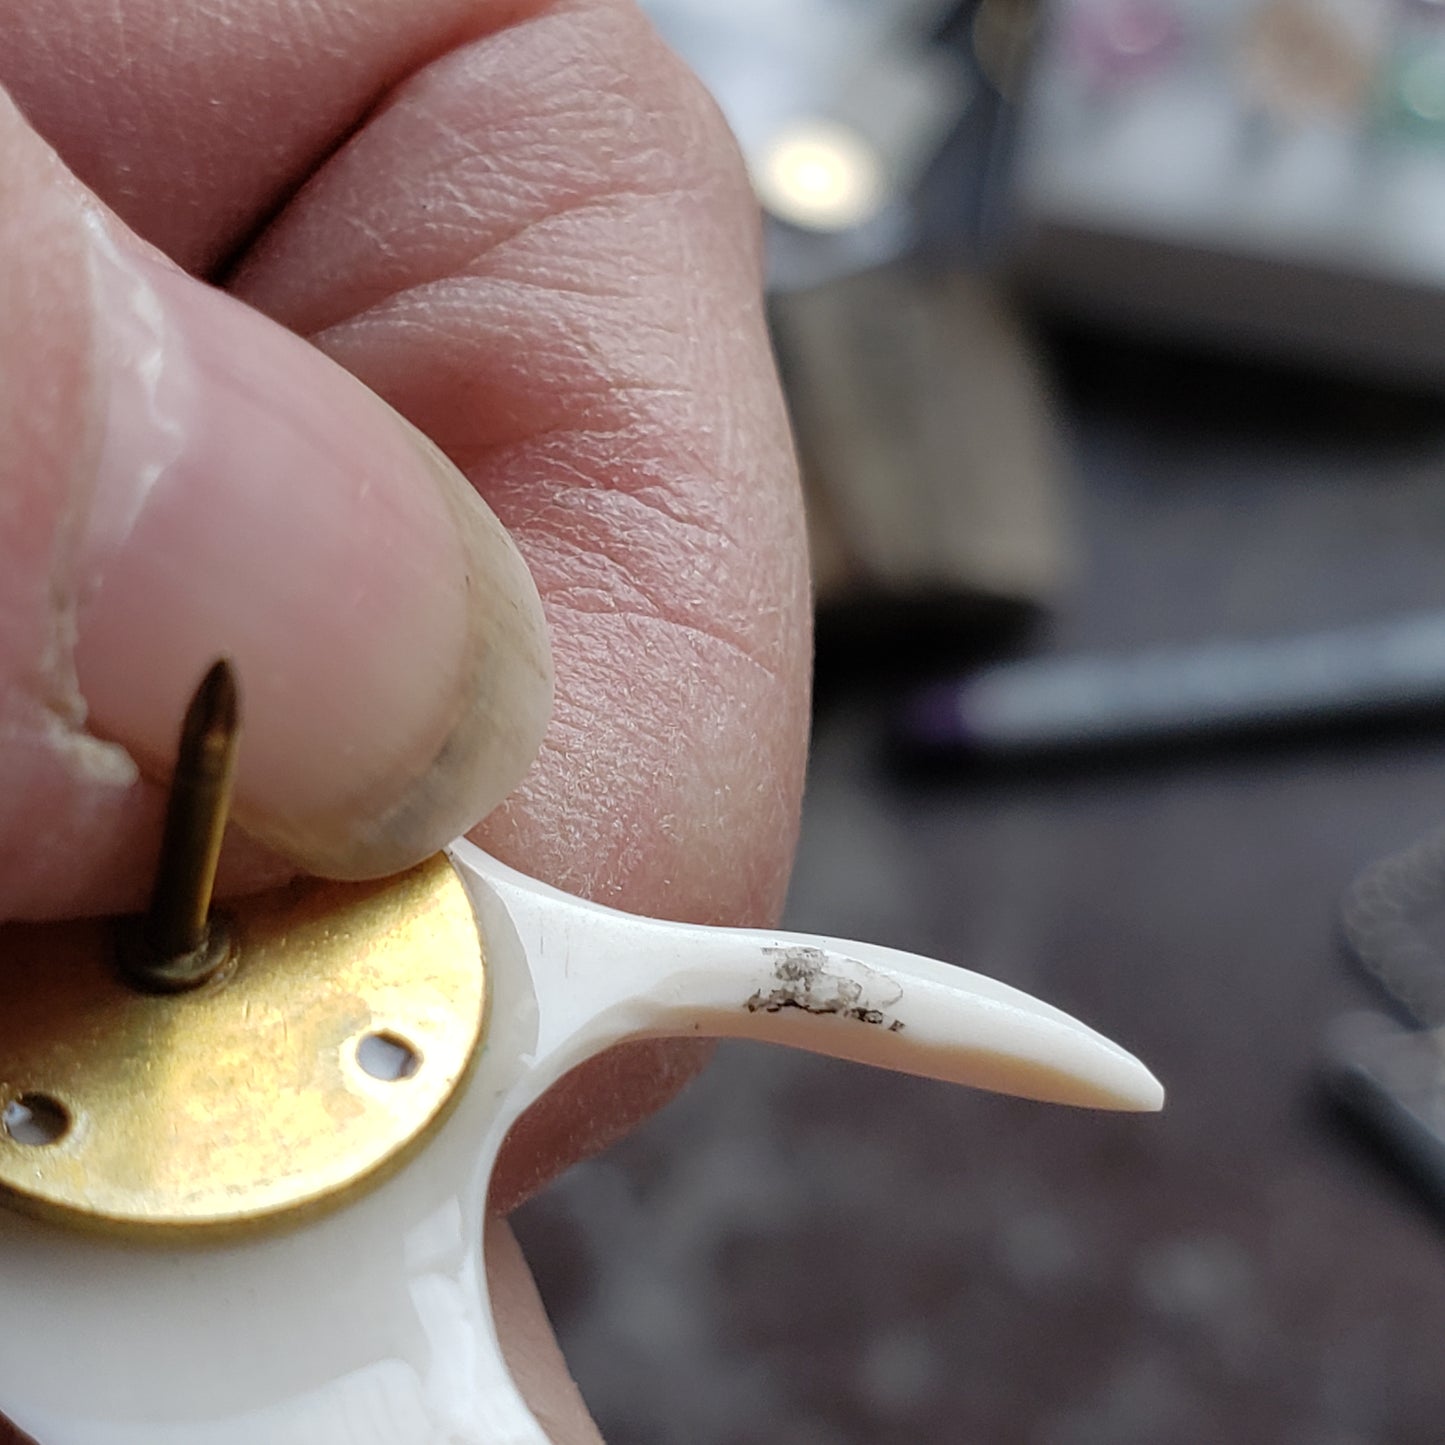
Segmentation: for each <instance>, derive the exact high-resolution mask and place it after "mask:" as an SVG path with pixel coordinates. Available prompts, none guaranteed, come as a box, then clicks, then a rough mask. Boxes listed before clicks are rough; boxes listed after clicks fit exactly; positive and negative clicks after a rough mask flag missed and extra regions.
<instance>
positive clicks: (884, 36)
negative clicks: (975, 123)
mask: <svg viewBox="0 0 1445 1445" xmlns="http://www.w3.org/2000/svg"><path fill="white" fill-rule="evenodd" d="M644 8H645V9H646V10H647V11H648V13H649V14H650V15H651V17H652V19H653V21H654V22H655V24H656V25H657V28H658V30H659V31H660V32H661V34H662V36H663V38H664V39H665V40H667V42H668V43H669V44H670V45H671V46H672V47H673V49H675V50H676V51H677V52H678V53H679V54H680V55H681V56H682V57H683V59H684V60H686V61H687V62H688V63H689V64H690V65H691V66H692V67H693V69H694V70H696V71H697V73H698V75H699V76H700V77H701V78H702V80H703V83H704V84H705V85H707V87H708V89H709V90H711V91H712V93H713V95H714V96H715V97H716V99H717V101H718V104H719V105H720V106H721V107H722V110H723V113H724V114H725V115H726V116H727V119H728V123H729V125H731V126H732V129H733V132H734V134H735V135H736V136H737V138H738V143H739V145H740V146H741V147H742V151H743V156H744V158H745V160H746V161H747V165H748V170H749V172H750V174H751V175H752V177H753V179H754V184H755V185H756V187H757V190H758V195H759V199H760V200H761V201H762V203H763V205H764V206H765V208H766V209H767V210H768V212H769V213H770V214H771V215H773V216H774V217H775V218H777V219H778V220H780V221H783V222H785V223H787V224H788V225H790V226H793V227H795V228H798V229H800V230H804V231H807V232H809V233H811V234H810V235H809V236H808V237H805V238H798V237H789V238H786V239H782V240H781V244H780V245H778V246H776V247H774V249H773V256H774V261H775V264H774V268H773V274H772V278H771V279H772V281H773V284H774V285H775V286H778V287H781V288H782V289H790V288H791V287H793V286H796V285H806V284H816V283H818V282H820V281H822V280H825V279H828V278H829V277H830V276H832V275H838V274H844V273H846V272H849V271H853V270H859V269H862V268H863V267H865V266H869V265H873V264H876V263H878V262H879V261H882V260H885V259H887V258H889V257H891V256H894V255H896V254H898V253H899V252H900V251H901V250H902V249H903V248H904V247H905V246H906V245H907V244H908V241H909V239H910V237H911V227H910V224H909V214H908V204H907V203H908V198H909V197H910V196H911V195H912V193H913V191H914V189H915V188H916V187H917V185H918V183H919V181H920V179H921V178H922V176H923V173H924V170H925V169H926V168H927V166H928V163H929V162H930V161H931V160H932V159H933V157H934V156H935V155H936V154H937V152H938V148H939V146H940V145H941V144H942V142H943V140H944V139H945V137H946V136H947V135H948V133H949V131H950V130H951V129H952V128H953V126H954V125H955V124H956V123H957V121H958V118H959V116H960V115H961V114H962V113H963V110H964V109H965V107H966V106H967V105H968V102H969V99H970V96H971V94H972V85H971V81H970V77H969V73H968V71H967V69H966V68H965V67H964V66H963V64H962V63H961V62H960V61H959V59H958V58H957V57H956V56H954V55H952V54H950V53H949V52H948V51H946V50H943V49H940V48H939V47H937V46H931V45H930V44H929V43H928V42H929V36H930V33H931V31H932V30H933V29H934V28H935V27H936V25H937V24H938V23H939V22H940V20H941V19H942V17H943V16H944V15H945V14H946V13H947V12H948V11H949V10H950V9H951V8H952V6H951V5H950V4H949V3H946V0H785V3H782V4H779V3H777V0H733V3H720V0H644ZM840 241H841V243H840Z"/></svg>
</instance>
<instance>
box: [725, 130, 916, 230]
mask: <svg viewBox="0 0 1445 1445" xmlns="http://www.w3.org/2000/svg"><path fill="white" fill-rule="evenodd" d="M753 184H754V185H755V186H756V188H757V192H758V197H759V199H760V200H761V201H762V203H763V205H764V206H766V207H767V209H768V210H769V211H771V212H772V214H773V215H775V216H776V217H777V218H778V219H779V220H782V221H787V222H789V223H790V224H791V225H794V226H801V227H803V228H804V229H806V230H810V231H845V230H848V229H850V228H851V227H854V226H860V225H862V224H863V223H864V222H865V221H869V220H871V219H872V218H873V217H874V216H876V215H877V214H878V212H879V211H880V210H881V209H882V207H883V204H884V202H885V201H886V200H887V195H888V187H887V184H886V181H885V179H884V175H883V168H882V165H881V164H880V162H879V159H878V156H877V154H876V153H875V152H874V150H873V149H872V147H871V146H869V145H868V144H867V143H866V142H865V141H864V140H863V139H862V138H861V137H860V136H859V135H858V134H857V133H856V132H854V131H852V130H850V129H848V127H846V126H841V125H835V124H831V123H828V122H824V121H805V122H800V123H798V124H795V125H791V126H789V127H787V129H785V130H782V131H780V132H779V133H778V134H777V135H776V136H774V137H773V139H772V140H771V141H770V142H769V143H768V144H767V145H766V146H765V147H764V148H763V150H762V153H761V155H760V156H759V157H758V160H757V162H756V164H755V168H754V175H753Z"/></svg>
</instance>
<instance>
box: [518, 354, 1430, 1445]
mask: <svg viewBox="0 0 1445 1445" xmlns="http://www.w3.org/2000/svg"><path fill="white" fill-rule="evenodd" d="M1056 361H1057V363H1058V367H1059V375H1060V377H1061V395H1062V397H1063V401H1064V408H1065V413H1066V420H1067V424H1068V427H1069V429H1070V433H1071V436H1072V440H1073V443H1074V445H1075V448H1076V455H1077V469H1078V479H1077V480H1078V486H1077V493H1076V496H1075V499H1074V501H1075V510H1076V523H1077V526H1078V529H1079V533H1080V553H1081V557H1082V558H1083V567H1082V572H1081V575H1080V576H1079V578H1078V579H1077V582H1076V584H1075V585H1074V587H1073V588H1072V589H1071V591H1070V593H1069V595H1068V597H1067V600H1066V602H1065V603H1064V605H1063V606H1062V607H1060V608H1059V610H1058V612H1057V614H1056V615H1055V617H1054V619H1053V621H1052V623H1051V624H1050V626H1049V627H1048V629H1047V630H1046V632H1045V633H1044V634H1042V635H1041V636H1040V637H1039V638H1038V639H1037V646H1038V647H1039V648H1040V649H1042V650H1052V649H1060V650H1062V649H1074V648H1079V647H1099V648H1108V649H1128V648H1133V647H1138V646H1143V645H1146V644H1150V643H1158V642H1174V641H1189V640H1194V639H1204V638H1207V637H1210V636H1213V635H1217V634H1250V635H1260V634H1267V633H1270V632H1275V631H1279V632H1284V631H1290V630H1295V629H1303V628H1314V627H1322V626H1327V625H1335V624H1349V623H1353V622H1360V621H1366V620H1373V619H1381V618H1386V617H1389V616H1392V615H1395V614H1398V613H1402V612H1409V611H1416V610H1424V609H1433V608H1440V609H1445V405H1442V404H1441V403H1439V402H1436V401H1424V400H1421V399H1418V398H1417V399H1411V398H1408V397H1403V396H1400V395H1398V394H1393V393H1391V392H1387V391H1382V390H1377V389H1374V388H1371V387H1366V386H1361V385H1354V384H1349V383H1343V382H1337V381H1330V380H1322V379H1318V378H1305V377H1299V376H1296V375H1292V374H1289V373H1286V372H1276V371H1272V370H1267V369H1261V368H1257V367H1253V366H1245V365H1241V364H1234V363H1225V362H1212V361H1207V360H1200V359H1188V358H1183V357H1180V356H1176V355H1173V354H1170V353H1167V352H1160V351H1154V350H1150V349H1144V348H1138V347H1132V346H1124V345H1115V344H1111V343H1109V344H1106V343H1101V342H1096V341H1093V340H1090V339H1088V338H1077V337H1076V338H1073V339H1070V340H1067V341H1066V342H1064V343H1062V344H1061V345H1060V346H1059V347H1058V349H1057V351H1056ZM827 681H828V684H829V685H828V687H827V689H826V692H825V702H824V706H823V707H822V708H821V709H820V712H819V716H818V719H817V726H816V737H815V750H814V755H813V762H812V768H811V775H810V792H809V797H808V801H807V807H806V813H805V822H804V835H803V843H802V849H801V853H800V856H799V861H798V868H797V873H796V877H795V881H794V887H793V891H792V897H791V902H790V905H789V913H788V918H787V923H788V925H789V926H791V927H794V928H798V929H806V930H810V931H817V932H824V933H829V934H835V935H844V936H853V937H862V938H868V939H872V940H875V941H878V942H883V943H889V944H893V945H896V946H899V947H903V948H908V949H912V950H915V951H919V952H925V953H930V954H935V955H937V956H940V957H944V958H949V959H953V960H956V961H958V962H960V963H965V964H967V965H968V966H970V967H972V968H976V969H979V970H981V971H984V972H987V973H991V974H995V975H997V976H999V977H1001V978H1003V979H1006V980H1008V981H1009V982H1011V983H1014V984H1016V985H1019V986H1021V987H1023V988H1026V989H1028V990H1030V991H1033V992H1037V993H1039V994H1040V995H1042V996H1043V997H1045V998H1047V999H1048V1000H1049V1001H1050V1002H1052V1003H1055V1004H1058V1005H1059V1006H1061V1007H1063V1008H1065V1009H1068V1010H1069V1011H1071V1012H1074V1013H1077V1014H1078V1015H1080V1016H1081V1017H1083V1018H1084V1019H1086V1020H1087V1021H1088V1022H1090V1023H1092V1024H1094V1025H1095V1026H1096V1027H1098V1028H1100V1029H1101V1030H1103V1031H1104V1032H1106V1033H1108V1034H1109V1035H1111V1036H1112V1037H1114V1038H1116V1039H1118V1040H1119V1041H1120V1042H1122V1043H1124V1044H1125V1045H1126V1046H1127V1047H1129V1048H1130V1049H1132V1050H1134V1051H1135V1052H1137V1053H1138V1054H1139V1055H1141V1056H1142V1057H1143V1058H1144V1059H1145V1060H1146V1061H1147V1062H1148V1063H1149V1064H1150V1065H1151V1067H1153V1068H1154V1070H1155V1071H1156V1072H1157V1073H1158V1074H1159V1076H1160V1077H1161V1078H1162V1080H1163V1081H1164V1083H1165V1085H1166V1086H1167V1088H1168V1090H1169V1103H1168V1106H1167V1109H1166V1111H1165V1113H1164V1114H1162V1115H1160V1116H1155V1117H1126V1116H1113V1115H1097V1114H1088V1113H1080V1112H1074V1111H1070V1110H1064V1109H1057V1108H1049V1107H1045V1106H1041V1105H1033V1104H1026V1103H1019V1102H1016V1101H1011V1100H1003V1099H996V1098H992V1097H985V1096H982V1095H977V1094H973V1093H970V1092H967V1091H964V1090H958V1089H951V1088H947V1087H944V1086H942V1085H935V1084H930V1083H926V1082H920V1081H916V1080H911V1079H903V1078H897V1077H894V1076H889V1075H883V1074H879V1073H876V1072H872V1071H868V1070H864V1069H861V1068H855V1067H851V1066H846V1065H842V1064H836V1063H832V1062H829V1061H825V1060H819V1059H815V1058H811V1057H807V1056H802V1055H796V1054H791V1053H785V1052H781V1051H770V1050H766V1049H763V1048H755V1047H750V1046H742V1045H736V1046H728V1047H726V1048H725V1049H724V1050H723V1051H722V1054H721V1056H720V1058H719V1060H718V1063H717V1065H716V1066H715V1068H714V1069H713V1070H712V1071H711V1072H710V1073H709V1074H708V1075H707V1076H706V1077H705V1078H704V1079H703V1080H702V1081H701V1082H699V1083H698V1084H696V1085H695V1086H693V1088H692V1089H691V1090H690V1091H689V1092H688V1093H687V1094H686V1095H685V1096H684V1097H683V1098H682V1099H681V1100H679V1101H678V1103H677V1104H676V1105H674V1106H673V1107H672V1108H671V1109H670V1110H669V1111H667V1112H666V1113H664V1114H663V1115H662V1116H660V1117H659V1118H658V1119H656V1120H655V1121H653V1122H652V1123H651V1124H650V1125H649V1126H648V1127H646V1128H645V1129H643V1130H642V1131H641V1133H639V1134H638V1135H637V1136H635V1137H634V1138H633V1139H632V1140H630V1141H628V1142H627V1143H626V1144H624V1145H623V1146H622V1147H620V1148H618V1149H616V1150H614V1151H613V1152H612V1153H610V1154H609V1155H608V1156H606V1157H605V1158H603V1159H601V1160H599V1161H596V1162H595V1163H593V1164H590V1165H587V1166H584V1167H582V1168H579V1169H577V1170H575V1171H573V1173H572V1174H571V1175H569V1176H568V1177H567V1178H566V1179H564V1180H563V1181H561V1182H560V1183H559V1184H558V1185H557V1186H556V1187H554V1188H553V1190H552V1191H551V1192H550V1193H549V1194H548V1195H547V1196H545V1197H544V1198H543V1199H541V1200H540V1201H538V1202H536V1203H535V1204H533V1205H532V1206H529V1208H528V1209H527V1210H525V1211H524V1212H523V1214H522V1215H521V1217H520V1219H519V1221H518V1223H519V1232H520V1233H521V1235H522V1238H523V1241H524V1244H525V1245H526V1247H527V1250H528V1254H529V1257H530V1258H531V1259H532V1261H533V1263H534V1265H535V1267H536V1269H537V1271H538V1274H539V1277H540V1280H541V1283H542V1286H543V1290H544V1295H545V1297H546V1298H547V1300H548V1303H549V1306H550V1307H551V1309H552V1310H553V1313H554V1316H555V1318H556V1321H557V1323H558V1326H559V1328H560V1331H561V1335H562V1338H563V1342H564V1346H565V1348H566V1349H567V1352H568V1355H569V1358H570V1360H571V1361H572V1364H573V1367H574V1369H575V1371H576V1373H577V1375H578V1378H579V1380H580V1382H581V1385H582V1388H583V1391H584V1393H585V1394H586V1396H587V1398H588V1399H589V1401H590V1402H591V1404H592V1406H593V1408H594V1410H595V1411H596V1413H597V1415H598V1418H599V1419H600V1421H601V1422H602V1425H603V1428H604V1432H605V1433H606V1435H607V1438H608V1440H609V1442H610V1445H663V1442H666V1445H673V1442H685V1445H743V1442H758V1445H774V1442H776V1445H814V1442H818V1445H821V1442H851V1441H857V1442H877V1445H933V1442H948V1445H952V1442H979V1445H1010V1442H1019V1445H1024V1442H1027V1445H1219V1442H1245V1445H1256V1442H1258V1445H1439V1442H1445V1227H1442V1223H1445V1221H1442V1218H1441V1217H1439V1216H1436V1215H1433V1214H1432V1213H1431V1212H1430V1211H1429V1210H1428V1209H1427V1208H1426V1207H1424V1206H1423V1205H1422V1204H1421V1203H1420V1202H1419V1200H1418V1199H1417V1197H1416V1196H1415V1195H1414V1194H1413V1193H1411V1191H1410V1190H1409V1189H1408V1188H1407V1187H1405V1186H1404V1185H1402V1184H1401V1183H1400V1182H1399V1181H1398V1180H1397V1179H1396V1178H1395V1177H1394V1176H1393V1175H1392V1174H1391V1173H1390V1172H1389V1171H1388V1170H1387V1169H1386V1168H1384V1167H1383V1165H1382V1164H1381V1162H1380V1161H1379V1160H1378V1159H1376V1158H1374V1157H1372V1156H1371V1155H1370V1154H1368V1153H1367V1152H1366V1151H1364V1150H1362V1149H1361V1148H1360V1147H1358V1144H1357V1143H1356V1142H1354V1141H1352V1139H1351V1138H1350V1136H1349V1135H1348V1134H1347V1133H1345V1132H1344V1131H1343V1130H1341V1129H1340V1128H1339V1126H1338V1123H1337V1121H1335V1120H1334V1119H1333V1118H1332V1117H1331V1115H1330V1113H1329V1111H1328V1110H1327V1109H1326V1108H1325V1107H1324V1105H1323V1103H1322V1100H1321V1094H1320V1091H1319V1089H1318V1086H1317V1079H1316V1069H1315V1065H1316V1059H1317V1054H1318V1045H1319V1040H1320V1035H1321V1031H1322V1029H1323V1028H1324V1026H1325V1025H1326V1023H1327V1022H1328V1021H1329V1020H1330V1019H1331V1018H1332V1017H1333V1016H1334V1015H1335V1014H1337V1013H1338V1012H1340V1011H1341V1010H1343V1009H1345V1008H1349V1007H1355V1006H1359V1005H1360V1004H1362V1003H1368V1002H1373V995H1372V994H1371V993H1370V990H1369V989H1368V987H1367V986H1366V985H1365V984H1364V983H1363V982H1362V981H1361V980H1360V979H1358V978H1357V977H1356V975H1355V974H1354V973H1352V972H1351V970H1350V968H1349V967H1348V965H1347V964H1346V963H1345V962H1344V960H1343V959H1342V957H1341V954H1340V950H1339V948H1338V945H1337V941H1336V934H1335V917H1336V907H1337V903H1338V899H1339V895H1340V892H1341V890H1342V889H1343V888H1344V886H1345V885H1346V883H1347V882H1348V881H1349V880H1350V879H1351V877H1352V876H1353V875H1354V874H1355V873H1356V872H1357V871H1358V870H1359V869H1360V867H1361V866H1363V865H1364V864H1366V863H1367V862H1369V861H1371V860H1373V859H1375V858H1377V857H1379V856H1381V855H1382V854H1385V853H1388V852H1391V851H1393V850H1395V849H1397V848H1399V847H1401V846H1403V845H1405V844H1407V843H1409V842H1411V841H1413V840H1414V839H1415V838H1416V837H1417V836H1419V835H1421V834H1423V833H1425V832H1427V831H1429V830H1430V829H1432V828H1433V827H1435V826H1436V825H1438V824H1439V823H1441V822H1442V820H1445V725H1442V726H1441V727H1439V728H1436V729H1431V728H1428V727H1425V728H1415V729H1412V730H1409V731H1402V730H1398V729H1396V730H1388V731H1387V730H1378V731H1370V730H1366V732H1364V733H1363V734H1362V733H1360V732H1358V731H1357V732H1356V733H1354V734H1352V735H1351V736H1349V737H1329V736H1324V737H1317V738H1313V739H1295V740H1290V741H1288V742H1281V743H1276V744H1273V745H1270V746H1251V747H1237V748H1231V749H1220V748H1216V749H1212V750H1207V751H1199V750H1196V751H1194V752H1192V753H1189V754H1187V755H1178V756H1155V757H1151V758H1148V759H1137V758H1136V759H1133V760H1128V759H1118V758H1116V759H1112V760H1107V761H1105V760H1098V761H1094V762H1085V763H1082V764H1079V765H1076V766H1071V767H1065V768H1060V767H1054V768H1050V769H1046V770H1043V769H1040V770H1032V769H1024V770H1016V771H1014V772H1012V773H1011V774H1009V775H1007V776H1003V775H994V776H988V775H980V774H977V773H974V774H971V775H958V776H951V777H938V776H930V777H921V776H919V775H918V774H917V773H916V772H914V773H910V772H906V771H903V770H900V769H898V768H896V767H894V766H892V765H891V764H890V763H889V761H888V759H887V757H886V752H885V749H884V748H883V746H882V740H883V737H884V734H885V731H886V728H885V723H886V719H887V714H888V706H889V701H890V698H891V697H892V696H893V695H894V691H895V689H894V687H893V686H892V685H885V686H879V685H878V684H877V682H876V679H875V680H873V681H870V680H868V679H866V678H850V677H846V676H845V677H841V678H839V677H836V676H835V677H832V678H830V679H827Z"/></svg>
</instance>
